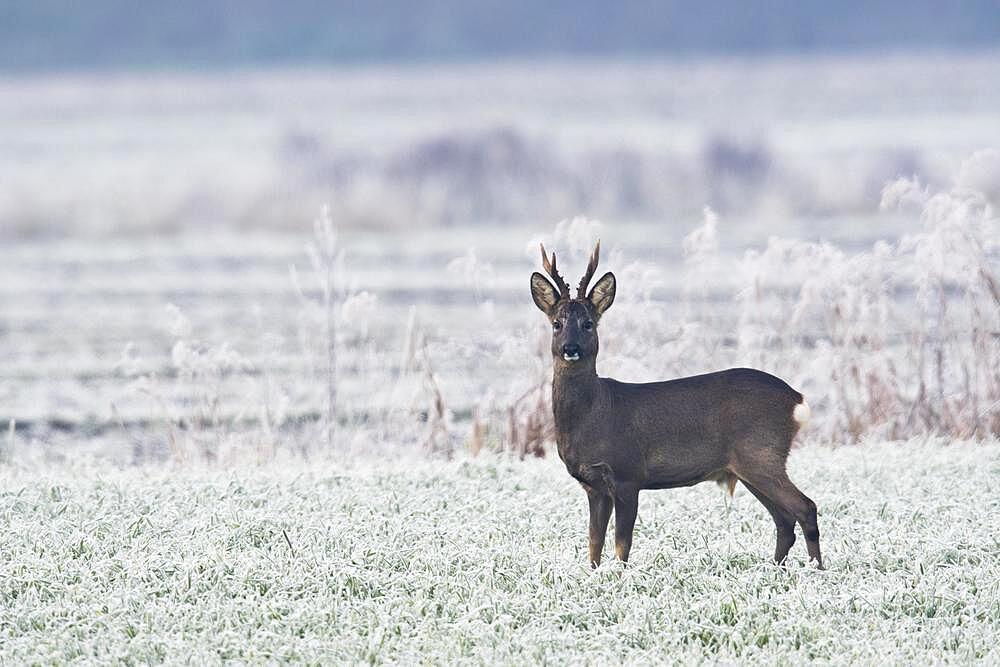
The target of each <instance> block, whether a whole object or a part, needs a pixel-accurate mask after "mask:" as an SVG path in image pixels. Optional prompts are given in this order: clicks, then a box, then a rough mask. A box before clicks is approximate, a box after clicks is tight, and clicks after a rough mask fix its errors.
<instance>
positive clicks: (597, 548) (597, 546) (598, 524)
mask: <svg viewBox="0 0 1000 667" xmlns="http://www.w3.org/2000/svg"><path fill="white" fill-rule="evenodd" d="M584 488H585V489H586V490H587V501H588V502H589V503H590V541H589V546H590V566H591V567H597V566H598V565H600V564H601V553H602V552H603V551H604V536H605V535H606V534H607V532H608V520H609V519H610V518H611V507H612V504H611V496H608V495H606V494H604V493H601V492H600V491H598V490H596V489H594V488H592V487H589V486H588V487H584Z"/></svg>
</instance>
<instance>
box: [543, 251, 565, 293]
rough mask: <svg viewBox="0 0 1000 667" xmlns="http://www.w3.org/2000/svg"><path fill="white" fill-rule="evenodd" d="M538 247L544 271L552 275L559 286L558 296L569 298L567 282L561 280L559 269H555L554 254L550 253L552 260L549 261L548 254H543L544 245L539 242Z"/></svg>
mask: <svg viewBox="0 0 1000 667" xmlns="http://www.w3.org/2000/svg"><path fill="white" fill-rule="evenodd" d="M538 247H540V248H541V249H542V266H543V267H545V272H546V273H548V274H549V275H550V276H552V280H554V281H555V283H556V287H558V288H559V298H560V299H566V300H569V299H570V295H569V283H567V282H566V281H565V280H563V277H562V276H560V275H559V271H558V270H557V269H556V254H555V253H552V261H551V262H550V261H549V258H548V256H547V255H546V254H545V246H544V245H543V244H541V243H539V244H538Z"/></svg>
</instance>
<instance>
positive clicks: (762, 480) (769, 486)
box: [736, 470, 823, 569]
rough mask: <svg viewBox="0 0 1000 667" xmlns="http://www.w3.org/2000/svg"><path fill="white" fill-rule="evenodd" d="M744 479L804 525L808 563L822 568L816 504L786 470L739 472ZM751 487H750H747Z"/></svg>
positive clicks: (803, 531)
mask: <svg viewBox="0 0 1000 667" xmlns="http://www.w3.org/2000/svg"><path fill="white" fill-rule="evenodd" d="M736 474H737V475H738V476H739V478H740V479H741V480H744V481H745V482H749V483H750V484H751V485H752V486H754V487H756V489H757V490H758V491H760V492H761V493H762V494H764V496H766V497H767V498H768V499H769V500H770V501H771V502H773V503H774V504H775V505H777V506H778V507H779V508H781V509H782V510H784V512H785V513H786V514H788V515H789V516H791V517H793V518H794V519H795V520H796V521H798V523H799V525H800V526H802V534H803V535H804V536H805V538H806V549H807V550H808V552H809V560H814V561H816V566H817V567H819V569H823V557H822V555H820V550H819V524H818V523H817V521H816V503H814V502H813V501H812V500H810V499H809V498H808V497H807V496H806V494H804V493H802V492H801V491H799V490H798V488H797V487H796V486H795V485H794V484H792V480H790V479H788V474H787V473H786V472H785V471H784V470H779V471H777V472H771V473H768V472H756V471H755V472H744V471H740V470H737V471H736ZM747 488H749V487H747Z"/></svg>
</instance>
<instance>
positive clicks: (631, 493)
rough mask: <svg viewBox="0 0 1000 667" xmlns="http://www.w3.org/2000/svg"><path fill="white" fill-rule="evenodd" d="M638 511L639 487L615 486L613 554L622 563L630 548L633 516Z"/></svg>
mask: <svg viewBox="0 0 1000 667" xmlns="http://www.w3.org/2000/svg"><path fill="white" fill-rule="evenodd" d="M638 513H639V487H637V486H635V485H634V484H618V485H616V487H615V555H616V556H618V560H620V561H622V562H623V563H627V562H628V554H629V552H630V551H631V550H632V530H633V529H634V528H635V517H636V514H638Z"/></svg>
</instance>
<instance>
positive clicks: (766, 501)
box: [743, 481, 795, 565]
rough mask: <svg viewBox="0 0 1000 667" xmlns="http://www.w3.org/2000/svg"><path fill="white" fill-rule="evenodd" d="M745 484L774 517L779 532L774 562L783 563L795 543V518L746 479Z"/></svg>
mask: <svg viewBox="0 0 1000 667" xmlns="http://www.w3.org/2000/svg"><path fill="white" fill-rule="evenodd" d="M743 486H745V487H747V490H748V491H749V492H750V493H752V494H753V495H754V497H755V498H756V499H757V500H759V501H760V504H761V505H763V506H764V507H765V508H766V509H767V511H768V512H769V513H770V515H771V518H772V519H774V525H775V528H776V529H777V532H778V537H777V543H776V544H775V546H774V562H775V563H777V564H778V565H781V564H782V563H784V562H785V558H786V557H787V556H788V551H789V549H791V548H792V545H793V544H795V519H794V518H792V517H791V516H790V515H789V514H787V513H786V512H785V510H783V509H781V508H780V507H778V506H777V505H776V504H774V502H773V501H771V499H770V498H768V497H767V496H765V495H764V494H763V493H761V492H760V491H758V490H757V489H755V488H754V487H753V486H752V485H750V484H748V483H747V482H746V481H744V482H743Z"/></svg>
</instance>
